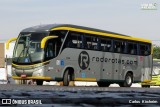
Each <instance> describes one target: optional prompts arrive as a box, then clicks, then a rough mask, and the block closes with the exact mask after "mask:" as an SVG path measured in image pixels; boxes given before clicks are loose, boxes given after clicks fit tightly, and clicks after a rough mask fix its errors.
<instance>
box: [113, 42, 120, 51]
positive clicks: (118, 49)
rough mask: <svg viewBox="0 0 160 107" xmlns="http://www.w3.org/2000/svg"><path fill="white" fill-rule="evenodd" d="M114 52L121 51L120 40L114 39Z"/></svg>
mask: <svg viewBox="0 0 160 107" xmlns="http://www.w3.org/2000/svg"><path fill="white" fill-rule="evenodd" d="M114 52H117V53H120V52H121V42H120V41H114Z"/></svg>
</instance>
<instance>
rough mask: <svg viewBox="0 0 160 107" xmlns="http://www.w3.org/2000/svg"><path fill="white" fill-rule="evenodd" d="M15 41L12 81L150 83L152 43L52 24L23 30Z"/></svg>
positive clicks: (66, 83) (103, 32)
mask: <svg viewBox="0 0 160 107" xmlns="http://www.w3.org/2000/svg"><path fill="white" fill-rule="evenodd" d="M13 40H16V44H15V48H14V53H13V60H12V61H13V62H12V78H13V79H15V80H30V79H32V80H35V81H36V83H37V85H42V84H43V81H63V84H64V86H68V85H69V82H70V81H95V82H97V84H98V86H100V87H105V86H106V87H107V86H109V85H110V84H111V83H118V84H119V85H120V86H121V87H130V86H131V85H132V83H134V82H147V81H151V74H152V49H151V48H152V43H151V41H150V40H146V39H141V38H135V37H131V36H127V35H123V34H118V33H114V32H110V31H104V30H99V29H93V28H88V27H82V26H76V25H69V24H51V25H44V26H42V25H41V26H35V27H30V28H26V29H24V30H22V31H21V32H20V34H19V36H18V38H13V39H11V40H9V41H8V44H9V43H10V42H11V41H13Z"/></svg>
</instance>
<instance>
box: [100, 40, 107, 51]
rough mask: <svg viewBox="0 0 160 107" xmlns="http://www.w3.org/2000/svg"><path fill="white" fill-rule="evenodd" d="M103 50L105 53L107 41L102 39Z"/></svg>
mask: <svg viewBox="0 0 160 107" xmlns="http://www.w3.org/2000/svg"><path fill="white" fill-rule="evenodd" d="M100 48H101V50H102V51H105V50H106V40H105V39H101V47H100Z"/></svg>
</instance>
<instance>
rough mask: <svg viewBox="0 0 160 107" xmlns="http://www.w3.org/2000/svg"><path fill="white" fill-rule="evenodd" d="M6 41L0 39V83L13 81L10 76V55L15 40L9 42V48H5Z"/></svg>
mask: <svg viewBox="0 0 160 107" xmlns="http://www.w3.org/2000/svg"><path fill="white" fill-rule="evenodd" d="M6 41H7V40H3V41H0V84H5V83H7V82H9V83H15V82H14V80H13V79H12V78H11V64H12V55H13V49H14V45H15V42H13V43H10V44H9V45H10V48H9V50H7V49H6Z"/></svg>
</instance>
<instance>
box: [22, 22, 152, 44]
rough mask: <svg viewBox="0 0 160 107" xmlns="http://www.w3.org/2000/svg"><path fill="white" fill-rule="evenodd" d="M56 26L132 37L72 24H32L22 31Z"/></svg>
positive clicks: (50, 28) (45, 30)
mask: <svg viewBox="0 0 160 107" xmlns="http://www.w3.org/2000/svg"><path fill="white" fill-rule="evenodd" d="M57 28H76V29H82V30H87V31H93V32H100V33H107V34H112V35H117V36H121V38H123V37H124V38H134V37H131V36H128V35H124V34H120V33H115V32H111V31H105V30H100V29H95V28H89V27H84V26H78V25H72V24H47V25H39V26H33V27H29V28H26V29H24V30H22V32H47V31H51V30H54V29H57ZM134 40H138V41H145V42H149V43H151V41H150V40H146V39H141V38H135V39H134Z"/></svg>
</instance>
